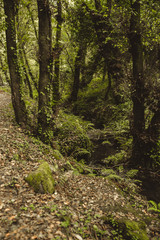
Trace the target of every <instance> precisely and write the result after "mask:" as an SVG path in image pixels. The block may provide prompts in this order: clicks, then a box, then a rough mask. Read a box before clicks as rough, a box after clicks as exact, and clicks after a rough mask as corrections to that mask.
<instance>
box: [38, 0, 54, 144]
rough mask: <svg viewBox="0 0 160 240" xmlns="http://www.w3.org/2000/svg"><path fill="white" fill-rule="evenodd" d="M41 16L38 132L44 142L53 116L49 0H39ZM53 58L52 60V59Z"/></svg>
mask: <svg viewBox="0 0 160 240" xmlns="http://www.w3.org/2000/svg"><path fill="white" fill-rule="evenodd" d="M37 4H38V18H39V89H38V94H39V102H38V132H39V135H40V138H41V140H42V141H44V142H48V140H49V126H50V117H51V107H50V83H51V72H52V69H51V66H53V65H52V60H53V58H52V56H51V55H52V54H51V52H52V50H51V49H52V37H51V11H50V7H49V1H48V0H37ZM51 59H52V60H51Z"/></svg>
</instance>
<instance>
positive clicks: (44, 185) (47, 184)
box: [25, 162, 55, 194]
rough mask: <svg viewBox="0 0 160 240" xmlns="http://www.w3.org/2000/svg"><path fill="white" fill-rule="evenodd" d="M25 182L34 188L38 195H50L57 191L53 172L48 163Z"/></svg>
mask: <svg viewBox="0 0 160 240" xmlns="http://www.w3.org/2000/svg"><path fill="white" fill-rule="evenodd" d="M25 181H26V182H27V183H28V184H29V185H30V186H31V187H33V189H34V191H35V192H36V193H50V194H53V193H54V191H55V188H54V186H55V181H54V178H53V176H52V171H51V168H50V166H49V164H48V163H47V162H43V163H42V164H41V165H40V166H39V167H38V169H37V170H35V171H33V172H31V173H29V175H28V176H27V177H26V178H25Z"/></svg>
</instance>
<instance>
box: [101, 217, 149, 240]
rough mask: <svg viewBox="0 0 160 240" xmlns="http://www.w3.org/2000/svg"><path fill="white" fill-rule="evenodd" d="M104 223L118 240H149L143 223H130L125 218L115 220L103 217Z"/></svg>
mask: <svg viewBox="0 0 160 240" xmlns="http://www.w3.org/2000/svg"><path fill="white" fill-rule="evenodd" d="M104 220H105V222H106V223H109V224H110V225H111V226H112V227H113V229H114V231H112V234H113V235H114V236H115V237H117V236H118V237H120V238H118V239H122V240H123V239H130V240H149V238H148V236H147V232H146V224H145V223H144V222H136V221H131V220H128V219H125V218H121V219H116V218H115V217H113V216H108V217H104Z"/></svg>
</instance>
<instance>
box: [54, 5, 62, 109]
mask: <svg viewBox="0 0 160 240" xmlns="http://www.w3.org/2000/svg"><path fill="white" fill-rule="evenodd" d="M56 20H57V28H56V44H55V48H54V50H53V55H54V61H55V64H54V76H53V101H54V108H55V106H56V104H55V103H57V102H58V101H59V99H60V92H59V75H60V55H61V51H62V46H61V32H62V22H63V19H62V3H61V0H57V15H56Z"/></svg>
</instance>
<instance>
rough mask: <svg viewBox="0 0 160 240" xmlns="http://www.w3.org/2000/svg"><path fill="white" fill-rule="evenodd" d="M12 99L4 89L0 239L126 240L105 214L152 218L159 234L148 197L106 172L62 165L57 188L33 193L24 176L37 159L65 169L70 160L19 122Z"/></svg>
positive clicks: (0, 95) (0, 100) (152, 232)
mask: <svg viewBox="0 0 160 240" xmlns="http://www.w3.org/2000/svg"><path fill="white" fill-rule="evenodd" d="M10 102H11V100H10V94H9V93H5V92H0V165H1V167H0V239H4V240H7V239H11V240H12V239H13V240H15V239H20V240H29V239H40V240H41V239H44V240H47V239H52V240H54V239H62V240H65V239H67V240H74V239H75V240H76V239H78V240H83V239H88V240H93V239H122V238H120V237H119V236H117V235H114V234H113V230H114V229H113V227H112V226H111V225H109V224H106V222H105V220H104V216H112V217H115V218H117V219H120V218H122V217H126V218H127V219H130V220H134V221H135V220H136V221H138V220H139V219H142V218H144V216H145V217H146V218H152V219H153V220H152V221H151V222H150V224H149V226H148V227H147V233H148V236H149V239H160V228H159V224H158V222H157V218H156V217H157V215H156V216H155V215H154V214H152V213H149V212H147V201H146V199H145V198H144V197H143V198H142V197H141V196H140V195H139V194H138V193H135V194H133V195H132V196H131V195H130V194H128V195H125V194H123V192H122V191H121V190H120V189H119V187H118V184H116V183H115V182H113V181H111V180H108V179H107V178H105V177H97V176H89V175H82V174H75V173H74V171H68V172H66V173H64V172H62V171H60V170H57V172H53V175H54V178H55V180H56V191H55V193H54V194H52V195H49V194H36V193H34V191H33V190H32V189H31V188H30V187H29V186H28V184H27V183H26V182H25V181H24V178H25V176H27V174H28V173H29V172H31V171H33V170H34V169H36V168H37V167H38V166H39V162H38V161H39V160H45V161H47V162H48V163H49V164H51V165H53V164H56V165H58V166H59V169H62V166H63V165H65V161H66V160H65V159H61V160H57V159H55V158H54V156H53V154H52V149H51V148H49V147H48V146H46V145H44V144H42V143H40V142H39V141H37V140H36V139H34V138H33V137H31V136H28V135H26V134H25V133H24V131H23V130H22V129H21V128H20V127H18V126H17V125H16V124H15V121H14V117H13V111H12V108H11V106H10ZM46 149H47V151H46ZM65 174H66V175H67V178H65V180H64V181H61V179H62V178H63V176H64V175H65ZM133 203H134V207H132V208H131V205H133ZM127 206H128V208H127ZM140 206H143V207H140ZM130 209H131V210H133V211H130ZM135 212H138V214H135Z"/></svg>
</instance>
